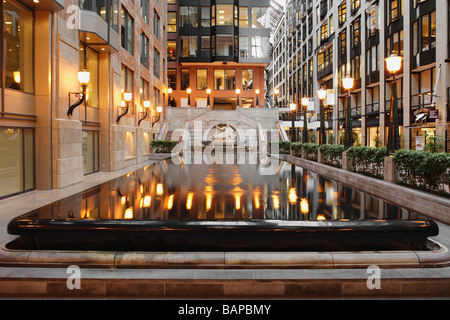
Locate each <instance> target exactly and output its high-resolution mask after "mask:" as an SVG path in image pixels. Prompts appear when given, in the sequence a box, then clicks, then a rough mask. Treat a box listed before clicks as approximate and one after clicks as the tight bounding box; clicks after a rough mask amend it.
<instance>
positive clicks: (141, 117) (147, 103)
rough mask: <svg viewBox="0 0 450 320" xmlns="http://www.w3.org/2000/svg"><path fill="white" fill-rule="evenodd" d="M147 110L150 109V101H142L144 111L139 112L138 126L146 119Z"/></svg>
mask: <svg viewBox="0 0 450 320" xmlns="http://www.w3.org/2000/svg"><path fill="white" fill-rule="evenodd" d="M149 108H150V101H144V111H142V112H139V121H138V126H139V125H140V124H141V122H142V120H144V119H145V118H147V116H148V109H149Z"/></svg>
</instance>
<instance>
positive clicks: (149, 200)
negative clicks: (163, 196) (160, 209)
mask: <svg viewBox="0 0 450 320" xmlns="http://www.w3.org/2000/svg"><path fill="white" fill-rule="evenodd" d="M151 203H152V197H150V196H149V195H146V196H145V197H144V203H143V205H144V208H148V207H150V204H151Z"/></svg>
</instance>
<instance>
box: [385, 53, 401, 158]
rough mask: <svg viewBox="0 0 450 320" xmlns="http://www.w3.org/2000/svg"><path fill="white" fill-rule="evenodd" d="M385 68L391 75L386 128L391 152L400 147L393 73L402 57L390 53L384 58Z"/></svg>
mask: <svg viewBox="0 0 450 320" xmlns="http://www.w3.org/2000/svg"><path fill="white" fill-rule="evenodd" d="M385 61H386V68H387V70H388V71H389V72H390V73H391V75H392V99H391V106H390V114H389V129H388V145H387V151H388V153H393V152H395V151H396V150H398V149H399V148H400V137H399V133H398V101H397V83H396V80H395V74H396V73H397V72H398V71H399V70H400V68H401V67H402V57H400V56H398V55H396V54H394V53H393V54H391V55H390V56H389V57H387V58H386V59H385Z"/></svg>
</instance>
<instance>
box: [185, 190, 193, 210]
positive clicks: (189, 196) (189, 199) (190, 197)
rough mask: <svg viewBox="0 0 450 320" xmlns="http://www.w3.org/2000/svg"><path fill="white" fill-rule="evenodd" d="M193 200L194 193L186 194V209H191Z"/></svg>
mask: <svg viewBox="0 0 450 320" xmlns="http://www.w3.org/2000/svg"><path fill="white" fill-rule="evenodd" d="M193 200H194V193H193V192H188V194H187V199H186V209H187V210H191V209H192V202H193Z"/></svg>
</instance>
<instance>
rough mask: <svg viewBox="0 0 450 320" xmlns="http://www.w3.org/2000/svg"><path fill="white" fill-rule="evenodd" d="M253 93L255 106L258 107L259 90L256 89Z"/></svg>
mask: <svg viewBox="0 0 450 320" xmlns="http://www.w3.org/2000/svg"><path fill="white" fill-rule="evenodd" d="M255 93H256V106H257V107H259V89H256V90H255Z"/></svg>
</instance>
